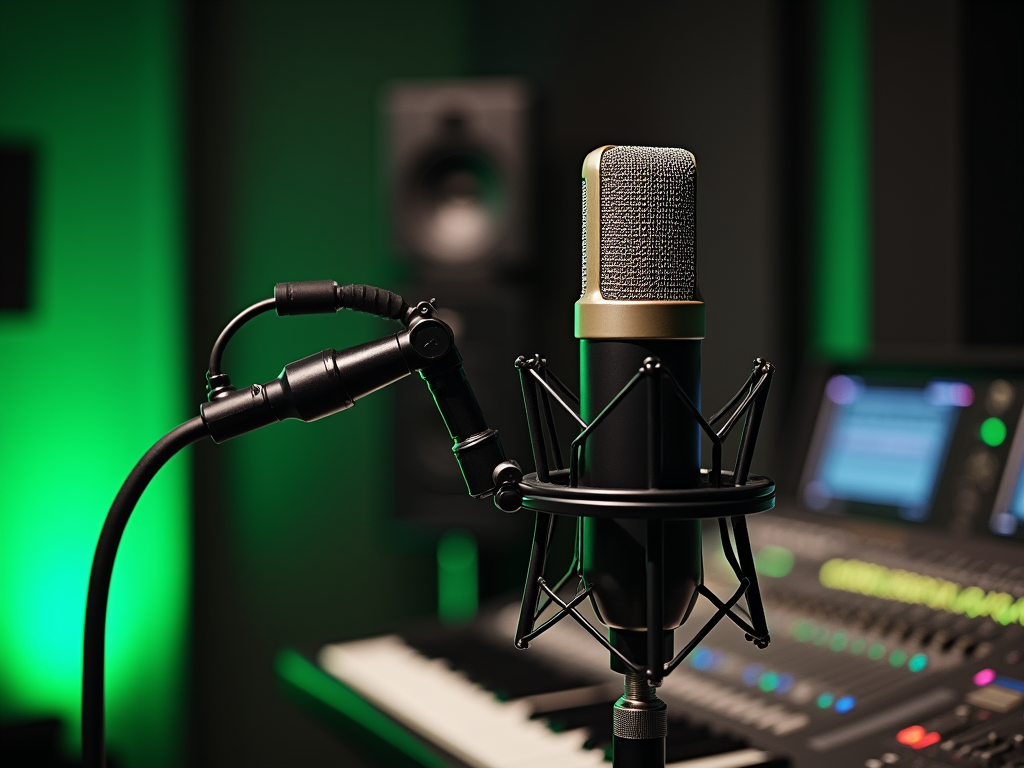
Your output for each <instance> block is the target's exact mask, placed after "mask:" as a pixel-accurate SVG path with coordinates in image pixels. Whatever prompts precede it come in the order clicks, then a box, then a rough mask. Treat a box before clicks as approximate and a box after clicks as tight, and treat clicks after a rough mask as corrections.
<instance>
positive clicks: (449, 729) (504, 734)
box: [319, 635, 604, 768]
mask: <svg viewBox="0 0 1024 768" xmlns="http://www.w3.org/2000/svg"><path fill="white" fill-rule="evenodd" d="M319 661H320V664H321V666H322V667H323V668H324V669H325V670H326V671H327V672H328V673H330V674H332V675H334V676H335V677H337V678H338V679H340V680H342V681H343V682H344V683H345V684H346V685H348V686H350V687H351V688H352V689H353V690H355V691H357V692H358V693H359V694H360V695H361V696H363V697H364V698H365V699H366V700H367V701H369V702H371V703H372V704H373V705H374V706H376V707H377V708H378V709H380V710H381V711H383V712H385V713H387V714H388V715H390V716H391V717H392V718H394V719H395V720H397V721H398V722H400V723H402V724H403V725H405V726H406V727H407V728H409V729H410V730H412V731H414V732H416V733H418V734H420V735H421V736H423V737H424V738H425V739H427V740H429V741H431V742H433V743H435V744H437V745H438V746H440V747H441V748H443V749H445V750H447V751H448V752H450V753H451V754H452V755H454V756H455V757H457V758H459V759H460V760H462V761H463V762H465V763H467V764H469V765H471V766H474V768H527V766H529V765H530V764H531V763H533V764H536V763H535V762H534V761H546V762H545V763H543V764H550V765H558V766H564V767H565V768H586V767H588V766H599V765H601V763H602V762H603V759H604V754H603V752H601V751H599V750H586V749H583V742H584V741H585V740H586V733H585V731H583V730H582V729H580V730H575V731H567V732H564V733H554V732H553V731H551V730H550V729H548V727H547V726H546V725H544V723H542V722H539V721H537V720H530V719H529V715H530V709H529V705H528V704H526V703H524V702H506V703H502V702H499V701H498V700H496V699H495V698H494V696H493V695H491V694H490V693H489V692H488V691H486V690H484V689H483V688H481V687H479V686H477V685H475V684H474V683H472V682H471V681H469V680H468V679H466V678H465V677H464V676H462V675H460V674H457V673H454V672H453V671H452V670H451V669H450V668H449V667H448V666H447V665H446V664H445V663H444V662H442V661H439V660H436V659H426V658H425V657H423V656H421V655H420V654H419V653H417V652H416V651H415V650H413V649H412V648H410V647H409V646H407V645H406V644H405V643H404V642H403V641H402V640H401V639H400V638H398V637H396V636H393V635H391V636H385V637H378V638H373V639H371V640H362V641H357V642H353V643H343V644H339V645H332V646H327V647H326V648H324V649H323V650H322V651H321V653H320V658H319Z"/></svg>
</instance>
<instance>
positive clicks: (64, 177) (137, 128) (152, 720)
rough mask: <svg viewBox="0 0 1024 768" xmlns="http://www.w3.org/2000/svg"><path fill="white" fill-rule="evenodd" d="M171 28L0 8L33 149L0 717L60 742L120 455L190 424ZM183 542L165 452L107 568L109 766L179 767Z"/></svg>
mask: <svg viewBox="0 0 1024 768" xmlns="http://www.w3.org/2000/svg"><path fill="white" fill-rule="evenodd" d="M176 18H177V9H176V6H175V5H174V4H173V3H171V2H169V0H159V1H158V2H152V3H133V2H128V0H103V1H100V2H96V3H88V4H81V3H75V2H70V0H68V1H64V2H57V1H55V2H48V3H3V4H0V106H2V111H0V134H2V136H3V138H4V139H11V140H15V139H16V140H21V141H25V142H29V143H31V144H33V145H34V146H35V147H36V148H37V150H38V153H39V155H38V157H39V171H40V175H39V179H38V197H37V220H36V222H35V224H36V228H35V230H36V233H37V240H36V258H35V261H34V264H33V268H34V272H35V275H34V277H35V284H34V286H33V289H34V292H33V308H32V310H31V311H30V312H29V313H27V314H23V315H4V316H2V317H0V359H2V360H3V361H4V364H5V366H6V373H7V375H5V376H3V377H0V398H3V401H4V402H7V403H17V407H12V408H6V409H4V411H3V415H2V416H0V419H2V422H0V531H2V532H0V716H3V717H5V718H30V717H36V716H42V715H56V716H59V717H61V718H63V719H64V720H65V721H66V724H67V726H68V727H67V735H68V738H69V741H70V743H69V744H67V745H66V746H68V747H69V748H72V749H74V748H76V747H77V742H78V739H79V725H78V723H79V709H80V701H79V698H80V695H81V694H80V680H81V663H82V662H81V654H82V629H83V623H84V613H85V593H86V581H87V578H88V573H89V567H90V564H91V561H92V552H93V548H94V546H95V544H96V539H97V537H98V535H99V530H100V527H101V525H102V521H103V518H104V516H105V514H106V511H107V509H108V507H109V506H110V502H111V501H112V500H113V498H114V495H115V493H116V492H117V489H118V487H119V486H120V484H121V483H122V481H123V480H124V478H125V476H126V475H127V474H128V472H129V470H130V469H131V467H132V466H133V465H134V463H135V462H136V461H137V460H138V459H139V458H140V457H141V456H142V454H143V453H144V452H145V451H146V450H147V449H148V448H149V447H150V445H151V444H152V443H153V442H155V441H156V440H157V439H158V438H159V437H160V436H161V435H162V434H164V433H165V432H166V431H168V430H169V429H170V428H171V427H173V426H174V425H175V424H178V423H179V422H181V421H183V420H184V419H185V418H187V417H188V416H189V415H191V413H194V409H189V408H186V407H185V404H184V403H183V398H182V394H183V390H184V387H183V380H182V377H181V370H182V363H183V361H184V356H185V350H184V342H185V318H184V314H183V313H184V309H183V308H184V307H185V305H186V302H184V301H183V299H182V281H181V276H182V274H183V273H184V269H183V261H184V255H183V250H182V247H181V241H180V228H181V220H180V211H179V201H178V194H179V187H180V183H179V178H178V169H179V168H180V167H181V163H180V158H179V157H178V154H177V153H178V136H177V126H178V111H177V93H176V88H177V82H176V77H177V62H176V59H175V57H176V51H177V42H176V34H177V30H176V25H175V19H176ZM84 297H96V298H97V300H96V301H85V300H83V298H84ZM55 363H56V365H55ZM16 373H25V374H28V375H30V376H31V378H27V377H24V376H19V375H16ZM118 376H126V377H128V378H124V379H119V378H118ZM188 540H189V528H188V474H187V462H185V461H182V460H181V459H177V460H175V461H172V462H171V463H170V465H169V466H168V467H167V468H166V469H165V470H164V471H162V472H161V473H160V475H159V476H158V477H157V479H156V480H155V481H154V482H153V484H152V487H151V488H150V489H149V491H148V492H147V494H146V496H145V497H144V498H143V500H142V502H141V503H140V504H139V508H138V510H137V512H136V514H135V516H134V517H133V518H132V521H131V523H130V524H129V525H128V528H127V530H126V532H125V536H124V539H123V542H122V546H121V552H120V554H119V555H118V559H117V565H116V567H115V569H114V577H113V585H112V589H111V595H110V606H109V614H108V621H107V627H108V631H107V660H108V661H107V701H108V722H109V728H108V731H109V744H110V751H111V754H112V755H114V756H115V758H116V759H117V761H118V762H119V764H124V765H147V766H174V765H180V764H182V761H183V754H182V751H181V745H182V742H183V740H182V738H181V734H182V732H183V730H184V718H183V709H182V702H183V685H184V679H185V674H184V645H185V642H184V641H185V627H186V616H187V601H188V590H189V585H188Z"/></svg>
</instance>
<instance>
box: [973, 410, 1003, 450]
mask: <svg viewBox="0 0 1024 768" xmlns="http://www.w3.org/2000/svg"><path fill="white" fill-rule="evenodd" d="M978 436H979V437H981V442H983V443H984V444H985V445H989V446H991V447H993V448H996V447H997V446H1000V445H1002V444H1003V441H1004V440H1005V439H1006V425H1005V424H1004V423H1003V420H1002V419H997V418H996V417H995V416H990V417H989V418H987V419H985V420H984V421H983V422H981V429H980V430H979V431H978Z"/></svg>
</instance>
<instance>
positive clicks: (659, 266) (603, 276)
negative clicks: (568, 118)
mask: <svg viewBox="0 0 1024 768" xmlns="http://www.w3.org/2000/svg"><path fill="white" fill-rule="evenodd" d="M696 182H697V164H696V160H695V159H694V156H693V154H692V153H691V152H688V151H687V150H685V149H671V148H664V147H620V146H605V147H600V148H599V149H596V150H594V151H593V152H591V153H590V154H589V155H587V158H586V160H585V161H584V163H583V271H582V282H583V289H582V291H581V296H580V300H579V302H577V305H576V307H577V308H576V320H577V322H576V336H577V337H578V338H662V339H699V338H703V337H704V305H703V302H701V300H700V291H699V289H698V286H697V248H696V241H697V195H696Z"/></svg>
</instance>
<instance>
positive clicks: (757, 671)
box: [282, 369, 1024, 768]
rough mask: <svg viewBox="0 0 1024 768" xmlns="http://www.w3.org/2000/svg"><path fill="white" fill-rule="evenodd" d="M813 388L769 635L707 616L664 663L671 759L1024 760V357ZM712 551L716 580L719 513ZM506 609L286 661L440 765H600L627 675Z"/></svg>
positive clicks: (771, 595)
mask: <svg viewBox="0 0 1024 768" xmlns="http://www.w3.org/2000/svg"><path fill="white" fill-rule="evenodd" d="M818 393H819V395H820V397H816V398H814V399H813V403H814V407H815V411H814V415H813V419H810V421H811V422H813V425H812V428H811V429H809V430H808V438H807V448H806V450H805V451H802V452H801V456H802V458H801V460H800V461H799V466H798V467H797V468H796V471H795V472H794V475H799V481H798V482H795V483H794V484H793V493H792V494H791V497H792V498H790V499H789V500H788V501H787V500H783V501H782V503H780V505H779V508H778V509H776V510H775V511H773V512H770V513H767V514H762V515H758V516H755V517H753V518H751V520H750V531H751V537H752V542H753V548H754V551H755V561H756V564H757V569H758V571H759V574H760V581H761V589H762V592H763V594H764V599H765V607H766V612H767V615H768V619H769V624H770V628H771V634H772V642H771V644H770V645H769V647H768V648H767V649H764V650H759V649H757V648H755V647H754V646H753V644H751V643H749V642H746V641H745V640H744V639H743V637H742V634H741V633H737V632H736V631H735V628H734V627H731V626H719V627H717V628H716V629H715V630H714V631H712V632H711V634H709V635H708V636H707V638H705V640H704V642H703V643H702V644H701V645H700V646H698V648H697V649H696V650H695V651H694V652H693V653H692V654H691V655H690V657H689V658H688V659H687V660H686V661H685V662H684V664H683V665H682V666H681V667H680V668H679V669H677V670H676V671H675V672H674V673H673V674H672V675H671V676H669V677H668V678H666V680H665V683H664V685H663V686H662V688H661V689H660V691H659V696H661V698H662V699H664V701H665V702H666V704H667V705H668V710H669V713H670V726H669V734H670V736H669V764H670V765H675V766H679V767H680V768H683V767H685V768H750V767H751V766H771V768H783V766H792V767H793V768H822V767H828V768H883V766H890V765H894V766H907V767H908V768H937V767H938V766H963V767H966V766H989V767H990V768H1013V767H1014V766H1017V767H1024V547H1022V546H1021V542H1022V540H1024V472H1022V465H1024V415H1022V405H1024V376H1022V375H1021V374H1020V372H1008V371H1001V372H997V373H994V374H993V373H989V374H984V373H982V372H978V371H973V372H971V371H968V372H964V371H960V372H953V373H952V374H949V373H948V372H947V374H946V375H941V376H940V375H937V374H935V373H931V374H922V373H920V372H916V373H915V372H906V371H900V372H894V371H892V370H881V369H875V370H867V369H862V370H850V369H847V370H842V371H832V372H831V373H830V374H829V375H827V376H825V377H823V379H822V384H821V387H820V388H819V389H818ZM712 528H713V526H707V528H706V530H707V531H708V533H710V532H711V529H712ZM704 553H705V568H706V575H705V578H706V581H707V583H708V585H709V586H710V587H711V588H712V590H713V591H715V592H716V593H719V594H722V593H728V592H729V591H730V590H731V589H732V588H734V586H735V581H734V580H731V579H732V577H731V575H730V574H731V571H730V569H729V567H728V565H727V564H726V563H725V562H724V557H723V556H722V555H721V549H720V546H719V545H718V542H717V531H715V532H714V535H706V542H705V548H704ZM517 612H518V605H509V606H507V607H504V608H499V609H496V610H494V611H492V612H490V613H486V614H484V615H482V616H481V617H480V618H479V619H478V620H477V621H476V622H475V623H474V624H472V625H470V626H468V627H463V628H461V629H459V630H450V629H443V628H436V629H432V630H417V631H414V632H406V633H404V634H403V635H401V636H387V637H383V638H371V639H369V640H362V641H356V642H352V643H342V644H336V645H331V646H326V647H325V648H323V649H322V650H320V651H319V652H318V653H316V654H311V655H310V656H308V657H306V660H305V661H304V662H302V661H300V660H299V657H298V656H295V655H292V656H291V657H290V658H291V667H289V668H291V669H292V670H293V671H294V670H296V669H299V668H300V667H301V666H302V664H305V667H304V669H305V673H303V674H305V678H304V679H306V681H307V682H306V683H303V682H301V679H303V675H301V674H286V673H284V672H282V674H283V676H284V677H285V678H286V679H288V680H289V681H290V682H291V683H292V684H293V686H295V687H296V688H297V689H301V690H304V691H305V692H306V694H307V695H308V694H309V693H310V690H311V686H310V684H309V683H308V680H309V674H310V670H314V671H315V674H316V675H319V676H320V677H321V678H322V680H320V682H319V683H317V685H321V684H323V682H324V681H327V680H329V681H330V684H331V685H334V686H337V687H338V689H339V690H342V689H343V690H345V691H348V692H350V693H354V694H356V695H357V696H358V697H359V698H360V699H361V700H363V701H364V702H369V704H371V705H372V706H373V707H375V708H376V709H377V710H378V711H381V712H384V713H386V714H387V715H388V717H389V718H390V719H391V720H392V721H394V722H395V723H397V724H398V725H399V726H400V727H401V728H402V729H403V733H405V734H407V735H408V736H409V737H410V738H412V739H413V740H414V741H415V742H416V743H417V744H420V745H421V746H423V747H424V748H426V749H427V750H428V751H429V753H430V754H431V755H434V756H436V758H437V759H438V760H440V761H441V762H439V763H437V764H438V765H442V764H447V765H453V766H479V767H480V768H488V767H493V768H497V766H509V767H510V768H511V767H512V766H519V765H522V766H527V765H565V766H571V765H593V764H600V763H601V761H602V760H603V759H604V758H605V756H606V752H605V750H606V749H607V748H608V746H609V744H610V728H611V720H610V702H611V701H613V700H614V699H615V698H616V697H617V696H618V695H619V690H618V687H617V686H618V685H620V684H621V678H620V677H619V676H617V675H614V674H613V673H611V672H610V671H608V662H609V659H608V658H607V654H606V652H605V651H603V650H602V649H601V647H600V646H598V645H597V644H596V643H593V642H592V640H591V639H590V638H589V637H587V636H586V633H585V632H584V631H583V630H582V629H580V627H578V626H576V625H575V624H573V623H572V622H562V623H561V624H558V625H557V626H555V627H554V628H552V629H551V630H550V631H549V632H548V633H547V634H545V635H544V636H543V637H541V638H539V639H538V640H537V641H536V642H534V643H532V644H531V647H530V650H529V651H527V652H519V651H515V650H513V649H512V646H511V638H512V636H513V633H514V628H515V623H516V616H517ZM710 614H711V609H710V607H709V606H707V604H706V603H702V602H699V603H698V606H697V608H695V610H694V615H693V616H692V618H691V619H689V620H688V621H687V623H686V624H685V625H684V627H683V628H682V629H680V630H679V633H678V634H679V638H678V639H677V643H676V644H677V647H680V646H681V645H682V643H683V642H685V638H686V637H687V636H688V632H692V631H693V630H692V629H690V628H691V627H694V626H701V624H702V623H703V621H704V620H705V619H707V618H708V617H709V616H710ZM591 618H593V617H591ZM296 665H298V666H296ZM286 666H287V665H286ZM389 667H390V668H392V669H398V668H400V669H402V670H404V673H403V674H401V675H398V674H396V676H395V677H394V683H393V684H392V685H390V686H386V687H385V686H382V685H381V679H380V670H381V669H384V668H389ZM282 669H284V667H282ZM398 689H403V691H402V693H401V694H399V693H398ZM318 698H320V699H321V700H322V699H323V698H324V696H322V695H321V696H319V697H318ZM399 699H401V701H399ZM452 713H455V714H454V715H452ZM459 713H461V714H459ZM453 717H454V721H455V725H452V720H453ZM489 729H490V730H489ZM538 729H539V730H538ZM467 734H471V735H469V736H467ZM489 745H498V747H497V748H493V747H492V746H489ZM530 755H532V757H531V756H530ZM420 762H421V763H424V764H429V760H420Z"/></svg>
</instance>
